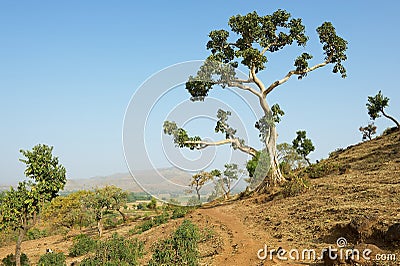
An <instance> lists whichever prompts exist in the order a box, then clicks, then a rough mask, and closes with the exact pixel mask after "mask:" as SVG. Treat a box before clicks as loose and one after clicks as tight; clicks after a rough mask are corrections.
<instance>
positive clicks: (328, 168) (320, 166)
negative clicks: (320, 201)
mask: <svg viewBox="0 0 400 266" xmlns="http://www.w3.org/2000/svg"><path fill="white" fill-rule="evenodd" d="M341 168H342V167H341V166H340V165H339V164H337V163H331V162H320V163H317V164H313V165H310V166H309V167H307V168H306V169H305V174H306V175H307V176H308V177H309V178H320V177H324V176H327V175H330V174H334V173H340V172H341V171H339V170H340V169H341Z"/></svg>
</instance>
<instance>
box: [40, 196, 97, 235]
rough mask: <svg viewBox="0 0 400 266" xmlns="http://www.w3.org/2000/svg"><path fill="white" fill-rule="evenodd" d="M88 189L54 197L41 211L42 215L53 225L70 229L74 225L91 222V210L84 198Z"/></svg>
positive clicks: (80, 226) (86, 224)
mask: <svg viewBox="0 0 400 266" xmlns="http://www.w3.org/2000/svg"><path fill="white" fill-rule="evenodd" d="M88 194H90V192H89V191H86V190H80V191H77V192H74V193H71V194H69V195H67V196H62V197H61V196H60V197H57V198H55V199H54V200H53V201H52V202H51V203H50V205H48V206H46V208H45V210H44V211H43V217H44V218H45V219H46V220H48V221H50V222H51V224H52V225H53V226H61V227H65V228H68V229H72V228H73V227H75V226H79V228H82V227H84V226H88V225H89V224H90V223H91V220H92V217H91V212H90V210H88V208H87V207H86V206H85V201H84V199H85V198H86V197H87V195H88Z"/></svg>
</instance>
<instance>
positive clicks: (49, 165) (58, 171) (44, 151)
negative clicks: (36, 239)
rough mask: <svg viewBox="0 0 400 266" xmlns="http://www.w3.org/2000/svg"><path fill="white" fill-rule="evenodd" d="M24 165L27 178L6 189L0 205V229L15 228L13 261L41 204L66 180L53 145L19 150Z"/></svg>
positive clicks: (17, 259)
mask: <svg viewBox="0 0 400 266" xmlns="http://www.w3.org/2000/svg"><path fill="white" fill-rule="evenodd" d="M20 152H21V153H22V155H23V156H24V157H25V159H20V161H21V162H23V163H25V164H26V168H25V175H26V177H28V178H29V179H31V180H30V181H23V182H19V184H18V187H17V189H14V188H10V190H9V191H8V192H6V194H5V196H4V198H3V200H2V201H1V204H0V213H1V220H0V230H2V229H4V228H10V229H12V230H18V231H19V232H18V240H17V244H16V255H15V256H16V261H17V264H18V262H20V256H19V254H20V250H21V243H22V240H23V238H24V237H25V234H26V232H27V230H28V229H29V228H31V227H32V226H33V225H34V224H35V223H36V217H37V216H38V215H39V213H40V211H41V210H42V207H43V206H44V204H45V203H47V202H49V201H51V200H52V199H54V198H55V197H57V196H58V192H59V191H60V190H62V189H63V188H64V185H65V183H66V177H65V168H64V166H62V165H61V164H59V162H58V158H57V157H53V155H52V152H53V147H49V146H47V145H42V144H38V145H36V146H35V147H33V148H32V151H25V150H20Z"/></svg>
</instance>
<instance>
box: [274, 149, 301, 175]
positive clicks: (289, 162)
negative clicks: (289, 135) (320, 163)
mask: <svg viewBox="0 0 400 266" xmlns="http://www.w3.org/2000/svg"><path fill="white" fill-rule="evenodd" d="M276 152H277V156H278V161H279V162H280V166H281V170H282V172H283V173H285V174H289V173H290V172H291V171H292V170H294V169H297V168H300V167H303V166H305V165H306V164H307V161H306V160H305V159H304V158H303V157H302V156H301V155H300V154H299V153H298V152H297V151H296V149H295V148H294V147H293V146H292V145H290V144H289V143H280V144H278V145H277V146H276Z"/></svg>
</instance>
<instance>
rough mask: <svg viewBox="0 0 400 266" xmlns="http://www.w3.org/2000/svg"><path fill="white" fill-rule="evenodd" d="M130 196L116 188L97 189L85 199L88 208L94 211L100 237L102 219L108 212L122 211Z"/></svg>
mask: <svg viewBox="0 0 400 266" xmlns="http://www.w3.org/2000/svg"><path fill="white" fill-rule="evenodd" d="M127 198H128V194H127V193H126V192H124V191H122V189H121V188H118V187H116V186H113V185H112V186H106V187H104V188H96V189H95V190H94V191H93V192H89V193H88V195H87V196H86V198H85V206H86V208H88V209H90V210H92V211H93V213H94V216H95V219H96V221H97V224H98V231H99V236H100V237H101V234H102V230H103V228H102V219H103V216H104V214H105V213H106V212H109V211H114V210H116V211H120V209H121V208H122V207H124V206H125V205H126V202H127ZM123 218H124V217H123Z"/></svg>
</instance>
